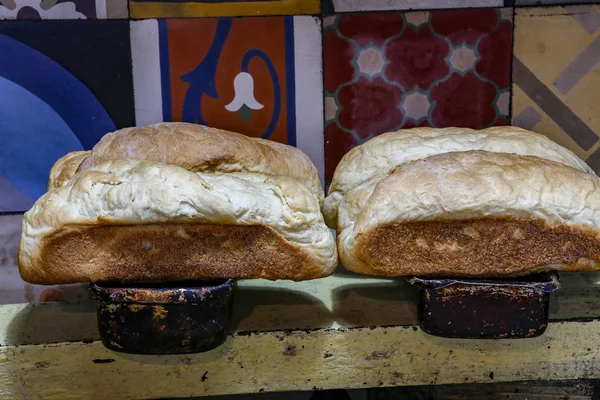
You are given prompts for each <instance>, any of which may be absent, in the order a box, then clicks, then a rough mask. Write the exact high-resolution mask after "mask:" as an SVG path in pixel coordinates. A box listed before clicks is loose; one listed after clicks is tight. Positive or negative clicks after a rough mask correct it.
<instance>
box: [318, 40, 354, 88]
mask: <svg viewBox="0 0 600 400" xmlns="http://www.w3.org/2000/svg"><path fill="white" fill-rule="evenodd" d="M323 46H324V47H325V48H326V49H327V51H328V57H326V58H325V60H324V62H325V70H326V71H331V72H330V73H329V74H328V75H325V77H324V80H325V91H327V92H329V93H335V91H336V90H337V88H338V87H339V86H340V85H342V84H343V83H346V82H350V81H351V80H352V79H353V78H354V67H353V66H352V64H351V61H352V59H353V58H354V54H355V52H356V49H355V47H354V45H352V43H351V42H349V41H347V40H344V39H342V38H341V37H340V36H339V35H338V33H337V32H336V31H334V30H330V31H327V32H325V36H324V40H323Z"/></svg>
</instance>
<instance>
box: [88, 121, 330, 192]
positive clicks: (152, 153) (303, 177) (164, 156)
mask: <svg viewBox="0 0 600 400" xmlns="http://www.w3.org/2000/svg"><path fill="white" fill-rule="evenodd" d="M127 159H138V160H146V161H152V162H157V163H163V164H171V165H177V166H179V167H182V168H185V169H187V170H188V171H191V172H219V173H228V172H254V173H260V174H265V175H272V176H288V177H291V178H294V179H296V180H298V181H300V182H302V183H303V184H304V185H305V186H306V187H308V188H309V189H310V190H311V192H313V194H314V195H315V196H317V198H318V199H319V202H322V201H323V198H324V192H323V187H322V186H321V182H320V180H319V175H318V172H317V169H316V167H315V166H314V164H313V163H312V161H311V160H310V159H309V158H308V156H307V155H306V154H304V153H303V152H302V150H300V149H298V148H295V147H292V146H288V145H285V144H281V143H277V142H273V141H270V140H264V139H259V138H253V137H248V136H245V135H242V134H240V133H235V132H229V131H225V130H222V129H216V128H210V127H207V126H203V125H198V124H189V123H183V122H165V123H159V124H155V125H148V126H141V127H132V128H125V129H121V130H118V131H115V132H111V133H109V134H107V135H105V136H104V137H103V138H102V139H101V140H100V142H98V143H97V144H96V145H95V146H94V148H93V149H92V151H91V153H90V155H89V156H88V157H87V158H86V159H85V160H84V161H83V162H82V163H81V165H80V166H79V168H78V171H83V170H86V169H90V168H92V167H93V166H95V165H98V164H101V163H103V162H106V161H113V160H127Z"/></svg>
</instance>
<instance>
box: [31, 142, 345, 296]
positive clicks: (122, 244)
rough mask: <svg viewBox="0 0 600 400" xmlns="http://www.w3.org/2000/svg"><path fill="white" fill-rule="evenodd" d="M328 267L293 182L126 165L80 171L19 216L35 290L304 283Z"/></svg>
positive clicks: (331, 260) (304, 195) (312, 217)
mask: <svg viewBox="0 0 600 400" xmlns="http://www.w3.org/2000/svg"><path fill="white" fill-rule="evenodd" d="M184 153H185V152H184ZM336 265H337V253H336V249H335V243H334V239H333V236H332V234H331V232H330V231H329V229H328V228H327V227H326V226H325V223H324V221H323V217H322V215H321V213H320V209H319V204H318V201H317V199H316V198H315V196H314V194H313V193H311V191H310V190H309V189H307V188H306V187H305V186H304V185H303V184H302V183H300V182H298V181H297V180H295V179H293V178H289V177H284V176H267V175H262V174H256V173H228V174H215V173H195V172H191V171H188V170H187V169H184V168H182V167H179V166H176V165H166V164H160V163H154V162H149V161H141V160H133V159H132V160H117V161H108V162H105V163H101V164H95V163H94V164H92V165H88V166H87V169H85V170H82V171H79V172H78V173H77V174H76V175H75V176H74V177H73V178H72V179H71V180H69V181H68V182H67V183H66V184H65V185H64V186H62V187H59V188H56V189H53V190H51V191H49V192H47V193H46V194H45V195H44V196H42V197H41V198H40V199H39V200H38V201H37V202H36V203H35V205H34V206H33V208H32V209H31V210H29V211H28V212H26V213H25V215H24V218H23V232H22V237H21V243H20V248H19V270H20V273H21V276H22V277H23V279H24V280H26V281H28V282H31V283H41V284H61V283H74V282H88V281H121V282H131V281H135V282H140V281H169V280H184V279H209V278H268V279H291V280H303V279H312V278H318V277H323V276H327V275H329V274H331V273H332V271H333V269H334V268H335V267H336Z"/></svg>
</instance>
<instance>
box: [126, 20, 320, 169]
mask: <svg viewBox="0 0 600 400" xmlns="http://www.w3.org/2000/svg"><path fill="white" fill-rule="evenodd" d="M131 41H132V45H131V47H132V58H133V74H134V92H135V109H136V121H137V124H138V125H146V124H149V123H156V122H159V121H184V122H192V123H200V124H206V125H209V126H213V127H217V128H222V129H227V130H231V131H235V132H240V133H243V134H246V135H249V136H256V137H263V138H265V139H270V140H275V141H278V142H281V143H287V144H290V145H294V146H298V147H299V148H301V149H302V150H303V151H304V152H306V153H307V154H308V156H309V157H310V158H311V159H312V161H313V162H314V163H315V165H316V166H317V168H318V169H319V171H320V173H321V176H322V174H323V170H324V155H323V104H322V101H323V96H322V93H323V86H322V72H321V65H322V64H321V59H322V51H321V24H320V20H319V19H317V18H315V17H310V16H295V17H283V16H278V17H257V18H188V19H160V20H144V21H133V22H131Z"/></svg>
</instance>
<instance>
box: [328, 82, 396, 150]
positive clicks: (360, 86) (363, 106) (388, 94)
mask: <svg viewBox="0 0 600 400" xmlns="http://www.w3.org/2000/svg"><path fill="white" fill-rule="evenodd" d="M401 100H402V90H400V88H398V87H397V86H393V85H389V84H387V83H386V82H385V81H384V80H383V78H382V77H377V78H374V79H372V80H371V79H368V78H366V77H360V78H359V79H358V81H356V82H354V83H352V84H351V85H348V86H344V87H342V88H341V89H340V91H339V94H338V101H339V103H340V105H341V111H340V113H339V116H338V118H339V122H340V125H341V126H343V127H344V128H346V129H348V130H352V131H354V132H356V133H357V134H358V136H360V137H361V138H363V139H365V138H367V137H368V136H369V135H370V134H372V133H373V132H386V131H389V130H391V129H394V128H397V127H399V126H400V125H401V124H402V118H403V117H402V111H401V110H400V109H399V108H398V107H397V105H398V104H400V101H401Z"/></svg>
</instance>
